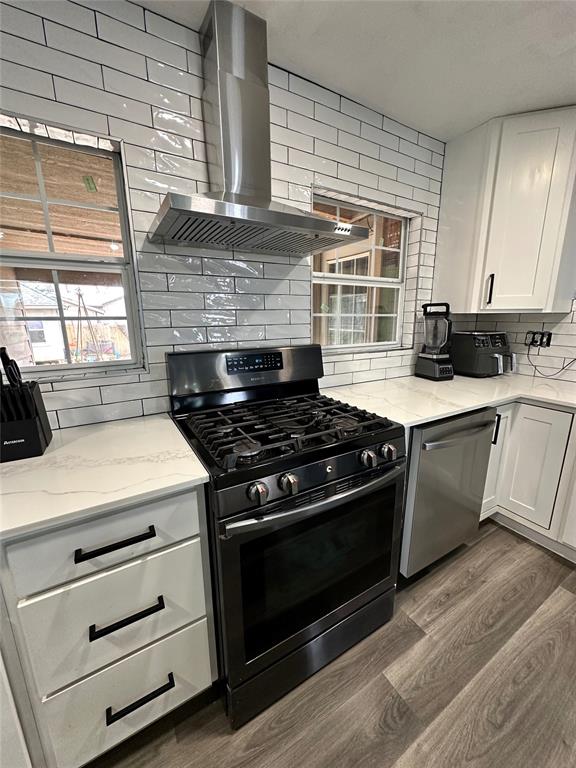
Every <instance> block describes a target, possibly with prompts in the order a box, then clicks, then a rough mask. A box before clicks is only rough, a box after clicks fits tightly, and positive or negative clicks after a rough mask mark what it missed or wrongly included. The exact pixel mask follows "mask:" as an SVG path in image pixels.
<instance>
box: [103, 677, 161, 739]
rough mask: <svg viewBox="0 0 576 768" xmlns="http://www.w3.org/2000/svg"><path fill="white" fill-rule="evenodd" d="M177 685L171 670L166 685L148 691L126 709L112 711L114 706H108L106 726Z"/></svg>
mask: <svg viewBox="0 0 576 768" xmlns="http://www.w3.org/2000/svg"><path fill="white" fill-rule="evenodd" d="M175 687H176V683H175V682H174V673H173V672H169V673H168V682H167V683H164V685H161V686H160V688H156V690H155V691H150V693H147V694H146V696H142V698H141V699H137V700H136V701H133V702H132V704H128V706H127V707H124V709H119V710H118V712H112V707H107V708H106V727H108V726H109V725H112V723H116V722H117V721H118V720H122V718H123V717H126V715H131V714H132V712H135V711H136V710H137V709H140V707H143V706H144V705H145V704H148V703H149V702H151V701H154V699H157V698H158V696H162V694H163V693H166V692H167V691H170V690H171V689H172V688H175Z"/></svg>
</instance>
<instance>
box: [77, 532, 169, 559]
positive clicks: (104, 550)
mask: <svg viewBox="0 0 576 768" xmlns="http://www.w3.org/2000/svg"><path fill="white" fill-rule="evenodd" d="M154 536H157V533H156V528H154V526H153V525H149V526H148V530H147V531H146V532H145V533H139V534H138V535H137V536H131V537H130V538H129V539H124V540H123V541H117V542H116V543H115V544H107V545H106V546H105V547H98V549H90V550H88V551H87V552H82V550H81V549H76V550H75V551H74V562H75V563H83V562H84V561H85V560H91V559H92V558H94V557H100V556H101V555H107V554H108V553H109V552H116V550H117V549H123V548H124V547H130V546H131V545H132V544H139V543H140V542H141V541H146V539H153V538H154Z"/></svg>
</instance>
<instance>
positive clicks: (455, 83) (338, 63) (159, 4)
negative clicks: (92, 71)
mask: <svg viewBox="0 0 576 768" xmlns="http://www.w3.org/2000/svg"><path fill="white" fill-rule="evenodd" d="M139 2H140V4H141V5H143V6H145V7H148V8H150V9H151V10H155V11H156V12H158V13H161V14H163V15H164V16H167V17H168V18H171V19H173V20H174V21H179V22H180V23H182V24H186V25H187V26H190V27H192V28H194V29H198V27H199V25H200V23H201V21H202V18H203V16H204V13H205V10H206V7H207V5H208V3H207V2H206V0H139ZM239 4H240V5H242V6H244V7H245V8H247V9H248V10H250V11H253V12H254V13H257V14H258V15H260V16H263V17H264V18H266V19H267V21H268V56H269V59H270V61H271V62H272V63H273V64H276V65H278V66H280V67H284V68H285V69H288V70H289V71H290V72H294V73H296V74H299V75H301V76H303V77H307V78H309V79H310V80H313V81H314V82H317V83H319V84H320V85H324V86H325V87H327V88H331V89H333V90H334V91H337V92H338V93H341V94H343V95H345V96H348V97H349V98H352V99H355V100H356V101H358V102H360V103H361V104H364V105H366V106H369V107H372V108H373V109H376V110H377V111H379V112H384V113H385V114H386V115H388V116H389V117H392V118H394V119H396V120H399V121H400V122H403V123H405V124H407V125H409V126H411V127H413V128H417V129H419V130H421V131H423V132H425V133H428V134H430V135H431V136H434V137H436V138H439V139H449V138H451V137H453V136H457V135H458V134H460V133H462V132H464V131H466V130H468V129H470V128H473V127H474V126H476V125H478V124H480V123H482V122H483V121H484V120H487V119H489V118H491V117H494V116H496V115H501V114H509V113H513V112H523V111H528V110H532V109H543V108H546V107H556V106H563V105H567V104H576V0H428V1H427V2H420V1H418V2H417V1H416V0H239Z"/></svg>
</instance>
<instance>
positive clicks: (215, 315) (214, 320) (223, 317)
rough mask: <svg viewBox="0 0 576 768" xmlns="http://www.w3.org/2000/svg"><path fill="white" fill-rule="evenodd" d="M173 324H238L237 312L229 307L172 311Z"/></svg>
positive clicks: (181, 325) (180, 325)
mask: <svg viewBox="0 0 576 768" xmlns="http://www.w3.org/2000/svg"><path fill="white" fill-rule="evenodd" d="M171 314H172V325H175V326H178V327H182V328H186V327H188V326H192V325H195V326H202V325H206V326H214V325H236V312H234V311H232V310H229V309H214V310H202V309H184V310H173V311H172V313H171Z"/></svg>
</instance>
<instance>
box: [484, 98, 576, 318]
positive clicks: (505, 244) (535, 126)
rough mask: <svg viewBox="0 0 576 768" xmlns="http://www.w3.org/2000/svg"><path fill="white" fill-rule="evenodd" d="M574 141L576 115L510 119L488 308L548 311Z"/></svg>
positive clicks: (493, 226) (490, 255)
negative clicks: (546, 309) (546, 307)
mask: <svg viewBox="0 0 576 768" xmlns="http://www.w3.org/2000/svg"><path fill="white" fill-rule="evenodd" d="M575 138H576V110H574V109H565V110H549V111H545V112H539V113H533V114H528V115H519V116H517V117H509V118H506V119H505V120H504V122H503V126H502V137H501V143H500V154H499V159H498V165H497V169H496V180H495V185H494V194H493V199H492V209H491V216H490V224H489V231H488V240H487V249H486V261H485V269H484V280H485V284H484V289H485V290H484V294H483V297H482V308H484V309H544V308H545V306H546V303H547V300H548V293H549V289H550V286H551V281H553V280H555V276H554V268H555V263H556V260H557V258H559V257H560V252H561V248H562V244H563V231H564V228H565V221H566V215H567V210H568V206H569V201H570V197H571V194H572V186H573V176H572V171H571V167H572V166H571V163H572V155H573V151H574V143H575Z"/></svg>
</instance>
